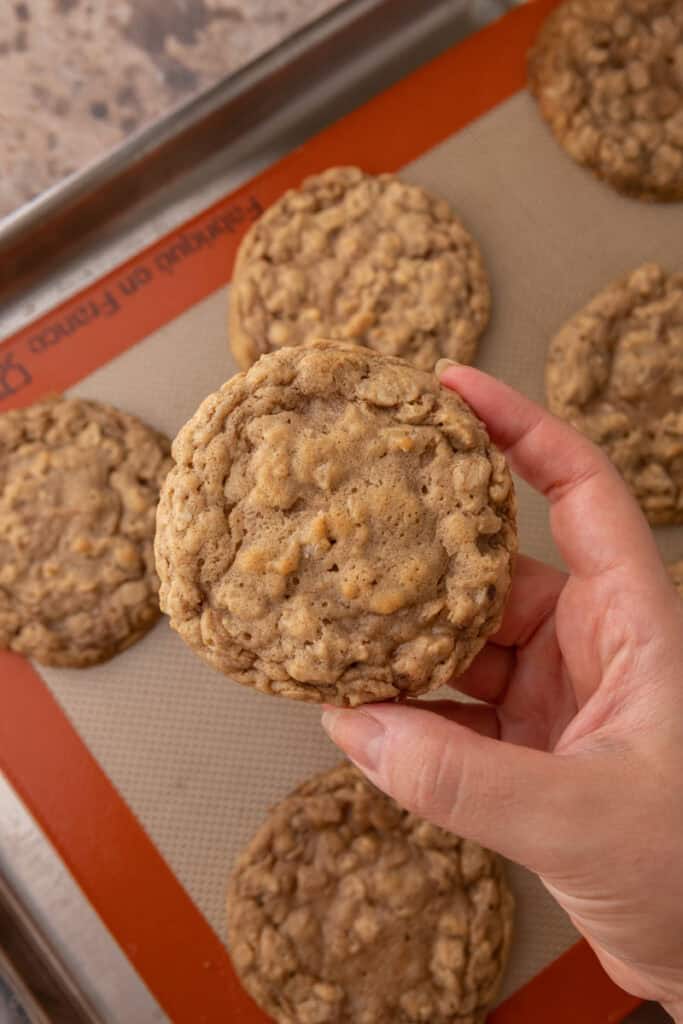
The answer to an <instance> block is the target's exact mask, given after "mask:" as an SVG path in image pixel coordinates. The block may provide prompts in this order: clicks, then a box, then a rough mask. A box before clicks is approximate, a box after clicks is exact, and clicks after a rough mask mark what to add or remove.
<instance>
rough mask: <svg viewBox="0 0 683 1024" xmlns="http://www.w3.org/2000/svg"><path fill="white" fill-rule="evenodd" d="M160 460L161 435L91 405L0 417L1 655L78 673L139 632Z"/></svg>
mask: <svg viewBox="0 0 683 1024" xmlns="http://www.w3.org/2000/svg"><path fill="white" fill-rule="evenodd" d="M168 453H169V443H168V441H167V440H166V438H164V437H162V435H161V434H158V433H157V432H156V431H155V430H152V429H151V428H150V427H148V426H146V425H145V424H144V423H141V422H140V420H138V419H137V418H136V417H134V416H129V415H128V414H127V413H123V412H120V411H119V410H118V409H113V408H111V406H108V405H101V404H100V403H98V402H88V401H84V400H82V399H78V398H57V397H54V398H48V399H45V400H44V401H41V402H38V403H37V404H35V405H31V406H29V407H28V408H25V409H18V410H14V411H11V412H6V413H3V414H2V415H0V647H4V648H9V649H10V650H13V651H17V652H18V653H20V654H25V655H27V656H28V657H32V658H35V659H36V660H37V661H40V662H42V663H43V664H45V665H72V666H76V667H80V666H85V665H92V664H94V663H95V662H99V661H105V660H106V659H107V658H110V657H111V656H112V655H113V654H116V653H117V652H118V651H121V650H123V648H124V647H128V646H129V645H130V644H132V643H134V642H135V641H136V640H137V639H138V638H139V637H141V636H142V635H143V633H145V632H146V631H147V630H148V629H149V627H150V626H151V625H152V623H153V622H154V621H155V619H156V618H157V617H158V615H159V605H158V598H157V590H158V580H157V576H156V573H155V570H154V558H153V538H154V516H155V510H156V505H157V501H158V498H159V487H160V485H161V482H162V480H163V478H164V476H165V474H166V472H167V471H168V468H169V466H170V458H169V454H168Z"/></svg>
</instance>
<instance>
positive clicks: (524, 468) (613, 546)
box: [438, 364, 663, 576]
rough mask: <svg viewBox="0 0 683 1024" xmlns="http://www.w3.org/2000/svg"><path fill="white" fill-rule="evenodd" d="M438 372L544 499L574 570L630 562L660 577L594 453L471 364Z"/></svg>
mask: <svg viewBox="0 0 683 1024" xmlns="http://www.w3.org/2000/svg"><path fill="white" fill-rule="evenodd" d="M439 370H440V372H439V373H438V376H439V378H440V381H441V383H442V384H443V385H444V386H445V387H448V388H451V389H452V390H454V391H457V392H458V394H459V395H460V396H461V397H462V398H463V399H464V400H465V401H466V402H467V403H468V405H470V406H471V407H472V408H473V409H474V411H475V412H476V413H477V415H478V416H479V417H480V418H481V419H482V420H483V421H484V423H485V424H486V425H487V427H488V429H489V433H490V434H491V438H492V440H493V441H494V442H495V443H496V444H497V445H498V446H499V447H500V448H501V449H502V451H503V452H504V454H505V455H506V456H507V458H508V460H509V462H510V464H511V466H512V468H513V469H514V470H515V472H517V473H519V475H520V476H521V477H523V478H524V479H525V480H526V481H527V483H529V484H531V486H532V487H534V488H535V489H536V490H537V491H540V492H541V494H543V495H545V497H546V498H547V499H548V501H549V502H550V505H551V512H550V523H551V529H552V532H553V537H554V538H555V542H556V544H557V546H558V548H559V549H560V552H561V554H562V557H563V558H564V560H565V562H566V563H567V566H568V567H569V569H570V570H571V572H572V573H574V574H575V575H577V576H596V575H598V574H601V573H604V572H608V571H609V570H611V569H614V568H617V567H619V566H623V565H628V564H631V565H632V564H633V563H634V562H637V563H638V564H639V565H640V566H641V567H642V566H644V565H645V566H647V565H649V566H650V567H651V568H652V569H653V571H654V572H655V573H656V574H657V575H660V574H661V573H662V572H663V570H662V569H661V559H660V558H659V555H658V552H657V547H656V545H655V542H654V540H653V537H652V532H651V530H650V528H649V526H648V525H647V523H646V521H645V517H644V516H643V514H642V513H641V511H640V509H639V507H638V505H637V504H636V502H635V500H634V499H633V498H632V496H631V494H630V492H629V490H628V488H627V487H626V485H625V484H624V482H623V480H622V479H621V477H620V476H619V474H618V473H617V471H616V469H615V468H614V467H613V466H612V464H611V462H610V461H609V459H608V458H607V456H606V455H605V454H604V453H603V452H602V451H600V449H599V448H597V447H596V446H595V445H594V444H592V443H591V442H590V441H589V440H588V439H587V438H585V437H583V435H582V434H580V433H579V432H578V431H577V430H574V428H573V427H571V426H569V424H567V423H564V422H563V421H562V420H559V419H557V417H555V416H553V415H552V414H551V413H549V412H547V411H546V410H545V409H543V408H542V407H541V406H540V405H537V404H536V402H532V401H531V400H530V399H528V398H525V397H524V396H523V395H521V394H520V393H519V392H518V391H515V390H514V389H513V388H511V387H508V385H507V384H503V383H502V382H501V381H498V380H496V379H495V378H494V377H490V376H489V375H488V374H486V373H482V372H481V371H480V370H475V369H474V367H471V366H460V365H458V364H455V365H450V366H448V367H446V368H443V369H441V368H439Z"/></svg>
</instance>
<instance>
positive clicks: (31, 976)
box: [0, 871, 101, 1024]
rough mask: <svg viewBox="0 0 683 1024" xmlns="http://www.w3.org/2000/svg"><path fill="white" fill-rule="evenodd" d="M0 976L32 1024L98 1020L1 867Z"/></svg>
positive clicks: (75, 1023)
mask: <svg viewBox="0 0 683 1024" xmlns="http://www.w3.org/2000/svg"><path fill="white" fill-rule="evenodd" d="M0 978H1V979H2V981H3V983H4V987H5V989H8V988H9V990H10V991H11V992H12V993H13V994H14V996H15V1000H14V1001H15V1003H16V1002H18V1003H19V1005H20V1006H21V1008H22V1009H23V1011H24V1013H25V1014H26V1015H27V1016H28V1017H29V1019H30V1021H31V1024H101V1018H100V1017H99V1015H98V1014H97V1013H96V1012H95V1010H94V1009H93V1007H92V1005H91V1004H90V1002H89V1001H88V999H87V998H86V997H85V996H84V995H83V993H82V992H81V991H80V989H79V988H78V986H77V985H76V983H75V982H74V981H73V979H72V978H71V976H70V974H69V972H68V971H67V970H66V968H65V967H64V964H63V963H62V961H61V959H60V958H59V956H57V954H56V953H55V951H54V949H53V948H52V946H51V945H50V943H49V942H48V941H47V940H46V938H45V936H44V935H43V933H42V931H41V930H40V929H39V928H38V926H37V925H36V923H35V921H34V920H33V918H32V917H31V915H30V914H29V913H28V911H27V910H26V907H25V905H24V904H23V903H22V902H21V901H20V900H19V899H18V898H17V896H16V895H15V893H14V892H13V891H12V889H11V888H10V886H9V885H8V884H7V881H6V879H5V878H4V877H3V873H2V871H0Z"/></svg>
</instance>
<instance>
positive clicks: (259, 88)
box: [0, 0, 495, 293]
mask: <svg viewBox="0 0 683 1024" xmlns="http://www.w3.org/2000/svg"><path fill="white" fill-rule="evenodd" d="M475 6H477V5H475ZM478 6H481V5H478ZM489 6H490V5H489ZM471 7H472V5H471V4H468V3H467V2H466V0H435V2H433V3H431V4H427V5H425V4H424V3H423V2H422V0H403V2H402V3H400V4H397V3H395V2H394V0H347V2H346V3H343V4H341V5H340V6H339V7H337V8H335V9H333V10H332V11H331V12H330V13H328V14H327V15H325V16H324V17H322V18H320V19H318V20H317V21H315V22H313V23H312V24H311V25H309V26H308V27H306V28H304V29H302V30H300V31H299V32H297V33H296V34H295V35H293V36H292V37H290V38H289V39H287V40H286V41H285V42H284V43H282V44H280V45H279V46H277V47H275V48H274V49H273V50H270V51H269V52H268V53H266V54H265V55H264V56H263V57H261V58H258V59H257V60H255V61H254V62H252V63H251V64H249V65H247V67H245V68H244V69H243V70H241V71H239V72H237V73H236V74H235V75H232V76H230V77H229V78H227V79H225V80H224V81H222V82H220V83H218V84H217V85H216V86H214V87H213V88H211V89H209V90H207V91H206V92H204V93H201V94H200V95H198V96H197V97H195V98H194V99H191V100H189V101H188V102H186V103H184V104H182V105H181V106H179V107H178V108H176V109H175V110H174V111H172V112H170V113H169V114H168V115H166V116H165V117H163V118H161V119H160V120H159V121H157V122H155V123H153V124H152V125H150V126H148V127H147V128H143V129H141V130H140V131H139V132H137V133H136V134H135V135H133V136H132V137H131V138H129V139H128V140H127V141H126V142H124V143H122V144H121V145H120V146H119V147H117V148H116V149H115V150H113V151H112V152H111V153H109V155H107V156H106V157H105V158H103V159H102V160H100V161H98V162H96V163H95V164H93V165H92V166H91V167H89V168H87V169H85V170H84V171H82V172H79V173H78V174H75V175H72V176H71V177H69V178H67V179H66V180H64V181H63V182H61V183H59V184H58V185H55V186H54V187H53V188H51V189H49V190H48V191H46V192H44V193H43V194H42V195H40V196H38V197H37V198H36V199H35V200H33V201H32V202H30V203H28V204H27V205H26V206H24V207H22V208H21V209H19V210H17V211H16V212H15V213H14V214H11V215H10V216H9V217H7V218H6V219H5V220H4V221H2V222H1V223H0V291H3V290H4V292H5V293H7V292H9V291H10V290H11V289H12V288H14V287H16V284H17V282H19V281H21V280H22V279H23V278H25V277H26V276H35V273H36V270H38V271H39V272H41V273H42V272H43V270H44V267H45V266H46V265H48V264H50V263H53V262H54V260H55V258H56V257H57V256H59V254H60V253H61V252H63V251H64V249H65V248H66V245H67V242H68V246H69V247H72V246H73V245H74V244H76V243H77V242H78V241H79V240H81V239H83V238H84V237H86V236H87V235H88V234H89V233H91V232H92V231H93V230H95V229H98V228H99V227H100V226H101V225H102V224H103V223H106V222H107V221H108V220H110V219H111V218H112V217H114V216H117V215H118V214H119V213H120V211H121V210H122V209H124V208H128V207H130V206H131V205H132V204H135V203H137V202H139V201H140V200H141V199H144V198H148V197H149V195H150V194H151V193H152V192H153V191H155V190H156V189H158V188H159V186H160V185H162V184H167V183H168V182H169V181H170V180H173V179H175V178H177V177H178V176H179V175H180V174H182V173H184V172H187V171H189V170H191V169H193V168H194V167H196V165H197V162H198V161H200V160H203V159H207V158H210V157H211V156H212V155H214V154H215V153H216V152H217V151H218V150H224V149H225V147H226V146H231V145H232V144H239V143H240V142H241V141H243V139H244V137H245V135H249V134H251V132H252V131H253V128H254V126H255V125H257V124H258V125H262V124H265V123H266V122H269V123H272V119H274V118H276V117H277V115H278V114H279V113H280V112H283V111H287V110H288V108H289V107H290V106H291V105H292V104H295V103H296V102H297V101H298V100H299V99H301V98H305V99H306V101H307V102H308V103H310V102H311V100H312V101H313V102H314V103H315V102H316V96H314V95H313V96H312V94H313V93H317V91H318V88H319V87H322V88H324V87H326V86H327V84H328V80H329V77H330V73H331V70H332V69H334V68H337V67H341V68H344V69H345V68H346V67H347V65H348V63H349V62H350V61H352V60H356V59H357V57H358V56H359V55H360V54H361V53H362V52H369V51H370V50H373V49H374V48H375V47H376V45H377V44H378V43H382V42H383V41H385V40H386V39H387V37H393V38H396V37H397V36H398V35H399V34H400V33H401V32H402V31H403V30H405V29H408V30H413V28H414V26H416V25H418V24H419V23H422V22H425V21H429V19H430V18H432V17H434V16H435V15H438V14H439V13H440V14H441V15H443V16H445V17H447V18H449V19H452V18H453V15H454V14H455V15H456V17H457V19H459V20H460V21H461V22H462V18H463V16H465V17H468V16H469V12H470V9H471ZM494 9H495V8H494ZM475 24H476V22H470V24H469V26H468V28H469V31H471V30H472V28H474V27H475ZM463 28H464V26H463V25H462V24H461V25H460V27H459V29H458V34H459V35H462V34H464V33H463ZM447 42H448V39H442V40H441V47H443V46H444V45H446V43H447ZM384 70H385V72H386V65H385V69H384ZM385 81H386V79H385ZM323 111H324V113H323V116H324V118H325V119H326V120H329V119H330V117H331V112H330V111H329V110H328V109H327V108H323ZM335 116H336V115H335Z"/></svg>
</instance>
